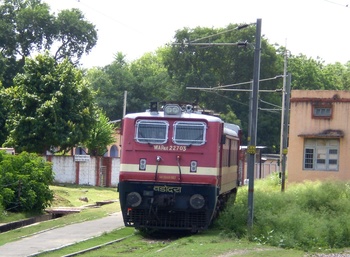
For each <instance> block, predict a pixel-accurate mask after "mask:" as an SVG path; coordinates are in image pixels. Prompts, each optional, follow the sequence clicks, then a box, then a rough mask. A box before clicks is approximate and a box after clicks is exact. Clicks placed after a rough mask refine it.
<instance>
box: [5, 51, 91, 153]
mask: <svg viewBox="0 0 350 257" xmlns="http://www.w3.org/2000/svg"><path fill="white" fill-rule="evenodd" d="M15 82H16V86H13V87H10V88H7V89H6V91H5V95H6V96H7V98H8V101H9V103H10V106H9V111H10V113H9V118H8V120H7V124H6V125H7V128H8V131H10V135H9V137H8V138H7V141H6V143H5V145H7V146H9V147H14V148H15V149H16V151H17V152H21V151H27V152H35V153H40V154H42V153H45V151H47V150H49V151H51V152H55V151H57V150H59V151H68V150H70V149H71V148H72V147H74V146H76V145H78V144H79V143H80V142H83V141H85V140H86V139H87V138H88V137H89V132H90V129H91V128H92V126H93V125H94V123H95V105H94V102H93V96H92V93H91V91H90V90H89V88H88V87H87V83H86V81H85V80H84V79H83V76H82V72H81V71H80V70H78V69H76V68H75V67H74V66H73V65H72V64H71V63H70V62H69V61H68V60H67V59H66V60H65V61H63V62H62V63H57V62H56V61H55V60H54V59H53V58H52V57H50V56H49V55H48V54H45V55H38V56H37V57H36V58H35V59H34V60H32V59H28V60H27V62H26V65H25V66H24V73H22V74H18V75H17V76H16V78H15Z"/></svg>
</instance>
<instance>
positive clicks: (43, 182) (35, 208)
mask: <svg viewBox="0 0 350 257" xmlns="http://www.w3.org/2000/svg"><path fill="white" fill-rule="evenodd" d="M53 178H54V177H53V172H52V165H51V163H48V162H46V161H45V160H44V159H43V158H42V157H40V156H37V155H36V154H29V153H26V152H23V153H21V154H19V155H16V156H15V155H9V154H6V153H3V152H0V195H1V196H2V197H1V198H0V205H2V206H3V208H4V209H5V210H8V211H12V212H29V211H30V212H42V211H43V210H44V209H45V208H46V207H47V206H49V205H50V203H51V201H52V200H53V193H52V191H51V190H50V188H49V185H50V184H51V183H52V182H53Z"/></svg>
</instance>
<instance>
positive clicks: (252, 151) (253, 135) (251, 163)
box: [247, 19, 261, 230]
mask: <svg viewBox="0 0 350 257" xmlns="http://www.w3.org/2000/svg"><path fill="white" fill-rule="evenodd" d="M260 55H261V19H257V22H256V34H255V51H254V68H253V69H254V70H253V84H252V85H253V88H252V98H253V99H252V101H250V103H251V105H252V107H251V108H250V110H251V112H252V113H251V123H250V124H249V131H250V138H248V140H249V142H248V149H247V153H248V154H249V155H248V163H247V165H248V167H247V170H248V179H249V184H248V228H249V230H251V229H252V228H253V217H254V176H255V175H254V173H255V172H254V170H255V159H256V141H257V140H256V139H257V125H258V97H259V78H260Z"/></svg>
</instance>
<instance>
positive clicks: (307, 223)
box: [216, 175, 350, 251]
mask: <svg viewBox="0 0 350 257" xmlns="http://www.w3.org/2000/svg"><path fill="white" fill-rule="evenodd" d="M276 182H277V180H276V176H275V175H274V176H272V178H268V179H264V180H258V181H256V184H255V188H254V189H255V191H254V192H255V193H254V224H253V230H252V234H253V235H250V236H249V238H251V240H253V241H255V242H257V243H259V244H262V245H266V244H267V245H271V246H277V247H281V248H295V249H299V250H304V251H313V250H315V251H316V250H317V251H318V250H320V249H334V248H344V247H350V220H349V219H348V218H347V217H348V213H350V201H349V200H350V186H349V184H348V183H346V182H339V181H326V182H306V183H303V184H296V185H290V186H289V187H288V189H287V190H285V191H284V192H281V191H280V188H279V187H277V186H276ZM277 184H278V182H277ZM247 200H248V192H247V187H242V188H240V189H239V191H238V195H237V197H236V201H235V203H233V202H231V204H228V208H226V210H225V212H224V213H222V215H221V216H220V218H219V219H218V221H217V223H216V224H217V225H218V226H219V227H220V228H221V229H223V230H224V231H225V233H226V234H229V235H230V237H232V233H234V234H235V236H236V237H238V238H242V237H247V238H248V234H247V217H248V203H247Z"/></svg>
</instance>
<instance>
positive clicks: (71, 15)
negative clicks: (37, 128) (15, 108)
mask: <svg viewBox="0 0 350 257" xmlns="http://www.w3.org/2000/svg"><path fill="white" fill-rule="evenodd" d="M0 18H1V19H0V20H1V22H0V26H1V30H0V50H1V51H0V52H1V57H3V59H1V61H2V62H3V64H4V65H3V68H4V69H2V70H1V72H3V74H2V78H3V79H2V81H3V84H4V86H5V87H8V86H11V85H12V79H13V77H14V76H15V75H16V74H17V73H18V72H20V71H21V70H22V68H23V65H24V64H25V58H26V57H28V56H30V55H31V54H33V53H36V52H40V51H42V50H52V51H54V52H55V58H56V61H57V60H63V59H64V58H67V59H70V60H71V61H75V62H78V61H79V60H80V58H81V56H82V54H84V53H89V52H90V51H91V49H92V48H93V47H94V46H95V44H96V42H97V32H96V30H95V26H94V25H92V24H91V23H89V22H88V21H86V20H85V18H84V15H83V14H82V13H81V11H79V10H77V9H72V10H62V11H60V12H59V13H58V15H57V17H56V16H55V15H54V14H51V13H50V7H49V6H48V5H47V4H46V3H42V2H41V0H5V1H1V3H0ZM54 48H55V49H54ZM18 57H19V58H18ZM1 61H0V63H1Z"/></svg>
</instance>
